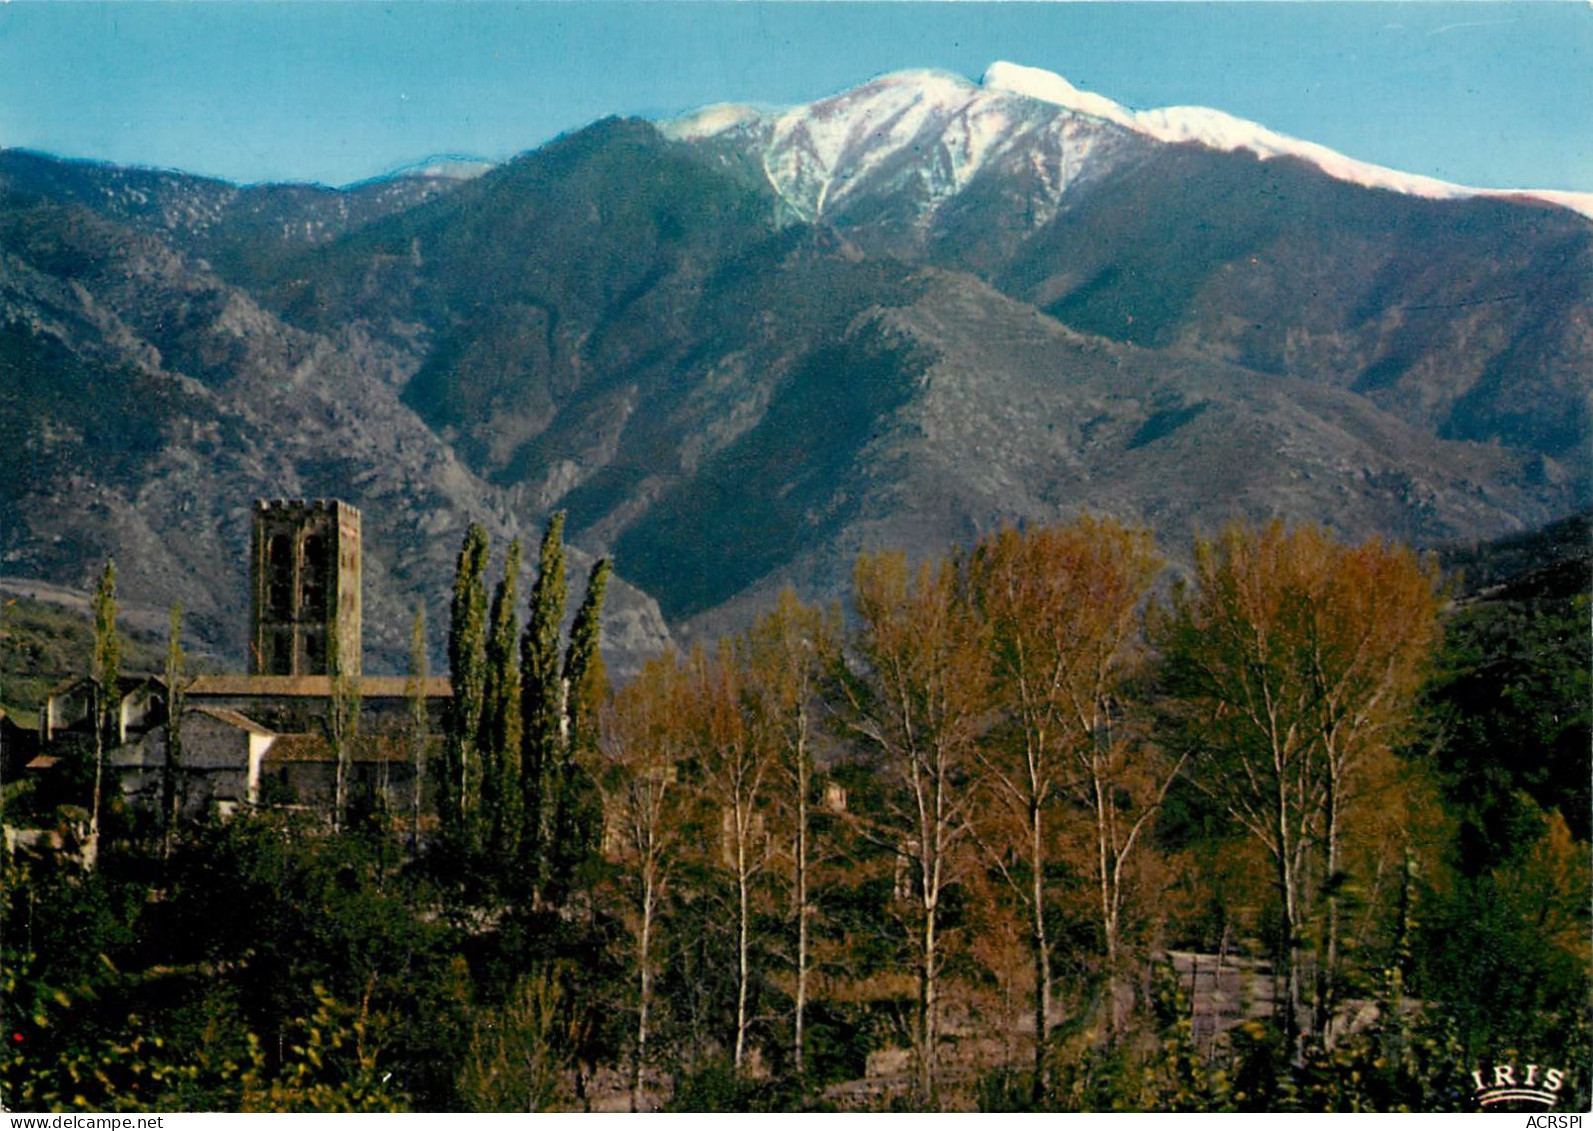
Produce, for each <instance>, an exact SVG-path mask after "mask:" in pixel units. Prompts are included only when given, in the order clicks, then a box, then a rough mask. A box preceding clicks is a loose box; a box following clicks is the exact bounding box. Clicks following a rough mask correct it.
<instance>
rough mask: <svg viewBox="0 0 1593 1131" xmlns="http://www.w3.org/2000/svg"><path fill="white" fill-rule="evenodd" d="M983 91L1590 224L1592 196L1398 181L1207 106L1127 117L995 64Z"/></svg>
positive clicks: (1158, 134) (1097, 100)
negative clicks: (1527, 201) (1557, 209)
mask: <svg viewBox="0 0 1593 1131" xmlns="http://www.w3.org/2000/svg"><path fill="white" fill-rule="evenodd" d="M984 86H985V87H986V88H987V89H995V90H1001V91H1004V92H1007V93H1010V94H1017V95H1021V96H1023V97H1027V98H1033V99H1035V100H1037V101H1041V102H1049V103H1051V104H1053V105H1056V106H1060V107H1062V108H1063V109H1066V110H1071V111H1074V112H1077V113H1084V114H1092V115H1094V116H1095V117H1098V118H1103V119H1105V120H1107V121H1110V122H1115V123H1117V124H1118V125H1121V126H1124V127H1126V128H1128V129H1131V130H1134V131H1135V132H1137V133H1141V134H1145V135H1146V136H1148V137H1153V138H1155V139H1156V140H1157V141H1163V142H1167V143H1168V144H1171V145H1179V144H1184V143H1188V142H1194V143H1196V144H1198V145H1203V146H1206V147H1207V148H1209V149H1218V150H1222V151H1224V152H1229V153H1231V152H1233V151H1235V150H1239V149H1244V150H1248V151H1249V152H1251V153H1254V154H1255V155H1256V156H1258V157H1260V158H1261V159H1262V160H1264V161H1265V160H1269V159H1271V158H1275V157H1295V158H1299V159H1301V160H1304V161H1307V162H1309V163H1311V164H1312V165H1315V166H1316V167H1317V168H1318V169H1320V170H1321V171H1322V172H1324V173H1326V174H1327V175H1328V176H1330V177H1333V178H1335V179H1336V180H1341V181H1348V182H1349V183H1351V184H1357V185H1361V186H1363V187H1366V188H1379V189H1390V190H1392V191H1394V192H1402V193H1406V194H1407V195H1410V196H1421V197H1427V198H1429V199H1435V200H1453V199H1462V198H1466V197H1475V196H1486V197H1509V198H1517V197H1523V196H1525V197H1531V198H1534V199H1538V200H1544V201H1547V202H1549V203H1551V204H1558V205H1560V206H1562V207H1565V208H1570V209H1572V210H1573V211H1576V212H1580V213H1581V214H1582V215H1584V216H1588V217H1593V193H1567V192H1556V191H1544V190H1535V189H1480V188H1468V187H1466V186H1464V185H1457V184H1451V183H1450V182H1448V181H1441V180H1438V179H1437V178H1435V177H1426V176H1422V175H1420V174H1417V173H1402V172H1400V171H1399V170H1397V169H1389V168H1386V167H1384V166H1382V165H1373V164H1371V163H1370V162H1366V161H1358V160H1356V159H1355V158H1353V157H1348V156H1346V155H1344V154H1342V153H1340V152H1338V151H1337V150H1334V149H1329V148H1328V147H1327V146H1325V145H1319V144H1317V143H1316V142H1311V141H1302V140H1300V139H1299V138H1294V137H1289V136H1288V135H1287V134H1280V133H1278V132H1276V131H1275V130H1270V129H1268V128H1267V127H1265V126H1263V125H1260V124H1258V123H1256V122H1251V121H1247V120H1246V119H1244V118H1239V117H1235V116H1234V115H1232V114H1228V113H1225V112H1224V111H1221V110H1213V109H1210V108H1208V107H1204V106H1168V107H1163V108H1161V109H1157V110H1140V111H1137V112H1135V111H1130V110H1128V109H1126V108H1125V107H1123V106H1121V105H1120V104H1118V103H1116V102H1113V101H1112V100H1111V99H1109V98H1106V97H1103V96H1102V95H1098V94H1092V93H1090V92H1088V91H1081V90H1079V89H1078V88H1077V87H1075V86H1074V85H1073V84H1072V83H1070V82H1068V81H1067V80H1066V79H1064V78H1063V77H1062V76H1061V75H1056V74H1053V73H1051V72H1050V71H1044V70H1041V69H1039V68H1038V67H1024V66H1019V65H1018V64H1016V63H1004V62H996V63H992V64H991V65H990V66H989V67H988V68H986V70H985V77H984Z"/></svg>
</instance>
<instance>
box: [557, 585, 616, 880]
mask: <svg viewBox="0 0 1593 1131" xmlns="http://www.w3.org/2000/svg"><path fill="white" fill-rule="evenodd" d="M611 572H612V567H611V566H610V564H609V562H608V559H606V558H602V559H599V560H598V561H597V562H595V563H594V564H593V566H592V572H591V573H590V574H589V575H588V577H587V582H586V593H585V595H584V596H583V597H582V598H581V605H580V608H578V609H577V610H576V611H575V620H574V621H573V622H572V623H571V625H570V641H569V645H568V647H567V648H566V649H565V651H564V673H563V681H562V682H563V686H564V688H565V717H564V727H563V736H562V743H561V747H560V751H559V754H560V764H559V770H558V774H557V776H556V778H555V786H556V788H555V790H554V797H555V801H554V816H553V822H552V834H553V835H552V839H551V841H550V843H549V844H548V846H547V851H546V866H547V883H546V885H545V891H546V894H547V895H548V897H549V898H550V899H551V900H552V901H553V902H555V903H559V902H562V901H563V900H564V898H565V897H566V895H567V894H568V892H569V890H570V888H571V885H572V884H573V883H574V882H575V881H576V878H577V873H578V872H579V870H580V868H581V866H582V864H583V862H585V861H586V860H588V859H590V858H591V857H593V856H594V855H595V854H596V853H597V851H598V847H599V845H598V839H599V837H600V835H601V828H602V821H603V814H602V808H603V803H602V798H601V796H600V795H599V792H598V789H597V782H596V780H595V777H594V772H595V765H596V756H597V736H598V712H599V710H600V709H601V706H602V704H603V701H604V699H605V698H606V697H607V695H608V671H607V667H606V665H605V664H604V663H603V653H602V650H601V648H600V647H599V644H600V639H601V630H602V624H601V622H602V614H603V599H604V597H605V595H606V594H607V592H608V581H609V576H610V574H611Z"/></svg>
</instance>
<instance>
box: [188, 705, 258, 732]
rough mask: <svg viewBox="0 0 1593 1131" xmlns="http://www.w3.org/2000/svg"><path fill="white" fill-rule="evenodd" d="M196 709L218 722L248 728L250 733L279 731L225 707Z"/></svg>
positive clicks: (240, 728) (243, 728)
mask: <svg viewBox="0 0 1593 1131" xmlns="http://www.w3.org/2000/svg"><path fill="white" fill-rule="evenodd" d="M194 710H195V711H197V712H198V713H199V714H201V715H208V716H210V717H211V718H212V719H215V720H216V721H217V722H223V723H226V724H227V725H228V726H231V727H237V728H238V729H239V730H246V731H248V732H249V733H250V734H263V735H274V734H276V733H277V732H276V731H274V730H272V729H271V728H269V727H264V726H261V725H260V724H259V723H257V722H255V721H254V720H253V719H251V718H249V716H247V715H244V714H241V713H240V712H238V711H229V710H227V709H226V708H225V707H195V708H194Z"/></svg>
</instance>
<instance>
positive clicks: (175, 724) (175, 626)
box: [160, 604, 188, 859]
mask: <svg viewBox="0 0 1593 1131" xmlns="http://www.w3.org/2000/svg"><path fill="white" fill-rule="evenodd" d="M170 621H171V625H170V630H169V632H168V634H167V637H166V670H165V678H166V762H165V765H164V766H163V768H162V770H163V772H162V774H161V804H160V813H161V847H160V851H161V858H162V859H168V858H170V856H171V845H172V836H173V835H174V834H175V832H176V828H177V820H178V817H179V816H180V814H181V811H182V796H181V792H180V788H179V781H180V777H181V774H182V763H183V711H184V703H185V700H186V698H187V683H188V677H187V674H186V670H185V669H186V667H187V662H186V658H185V657H184V655H183V640H182V632H183V607H182V606H181V605H180V604H178V605H173V606H172V607H171V617H170Z"/></svg>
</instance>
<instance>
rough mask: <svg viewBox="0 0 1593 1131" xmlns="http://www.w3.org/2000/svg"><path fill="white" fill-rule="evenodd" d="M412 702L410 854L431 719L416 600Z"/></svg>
mask: <svg viewBox="0 0 1593 1131" xmlns="http://www.w3.org/2000/svg"><path fill="white" fill-rule="evenodd" d="M404 697H405V698H406V699H407V700H408V705H409V854H410V855H411V856H415V855H417V854H418V853H419V852H420V812H421V804H422V801H423V796H422V791H423V789H424V787H425V784H426V743H427V741H428V740H429V739H430V737H431V736H430V734H429V733H428V732H429V730H430V721H429V719H428V717H427V714H426V606H425V605H424V604H421V603H420V602H418V601H417V602H416V603H415V619H414V622H413V623H412V624H411V625H410V629H409V675H408V677H407V678H406V679H405V680H404Z"/></svg>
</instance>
